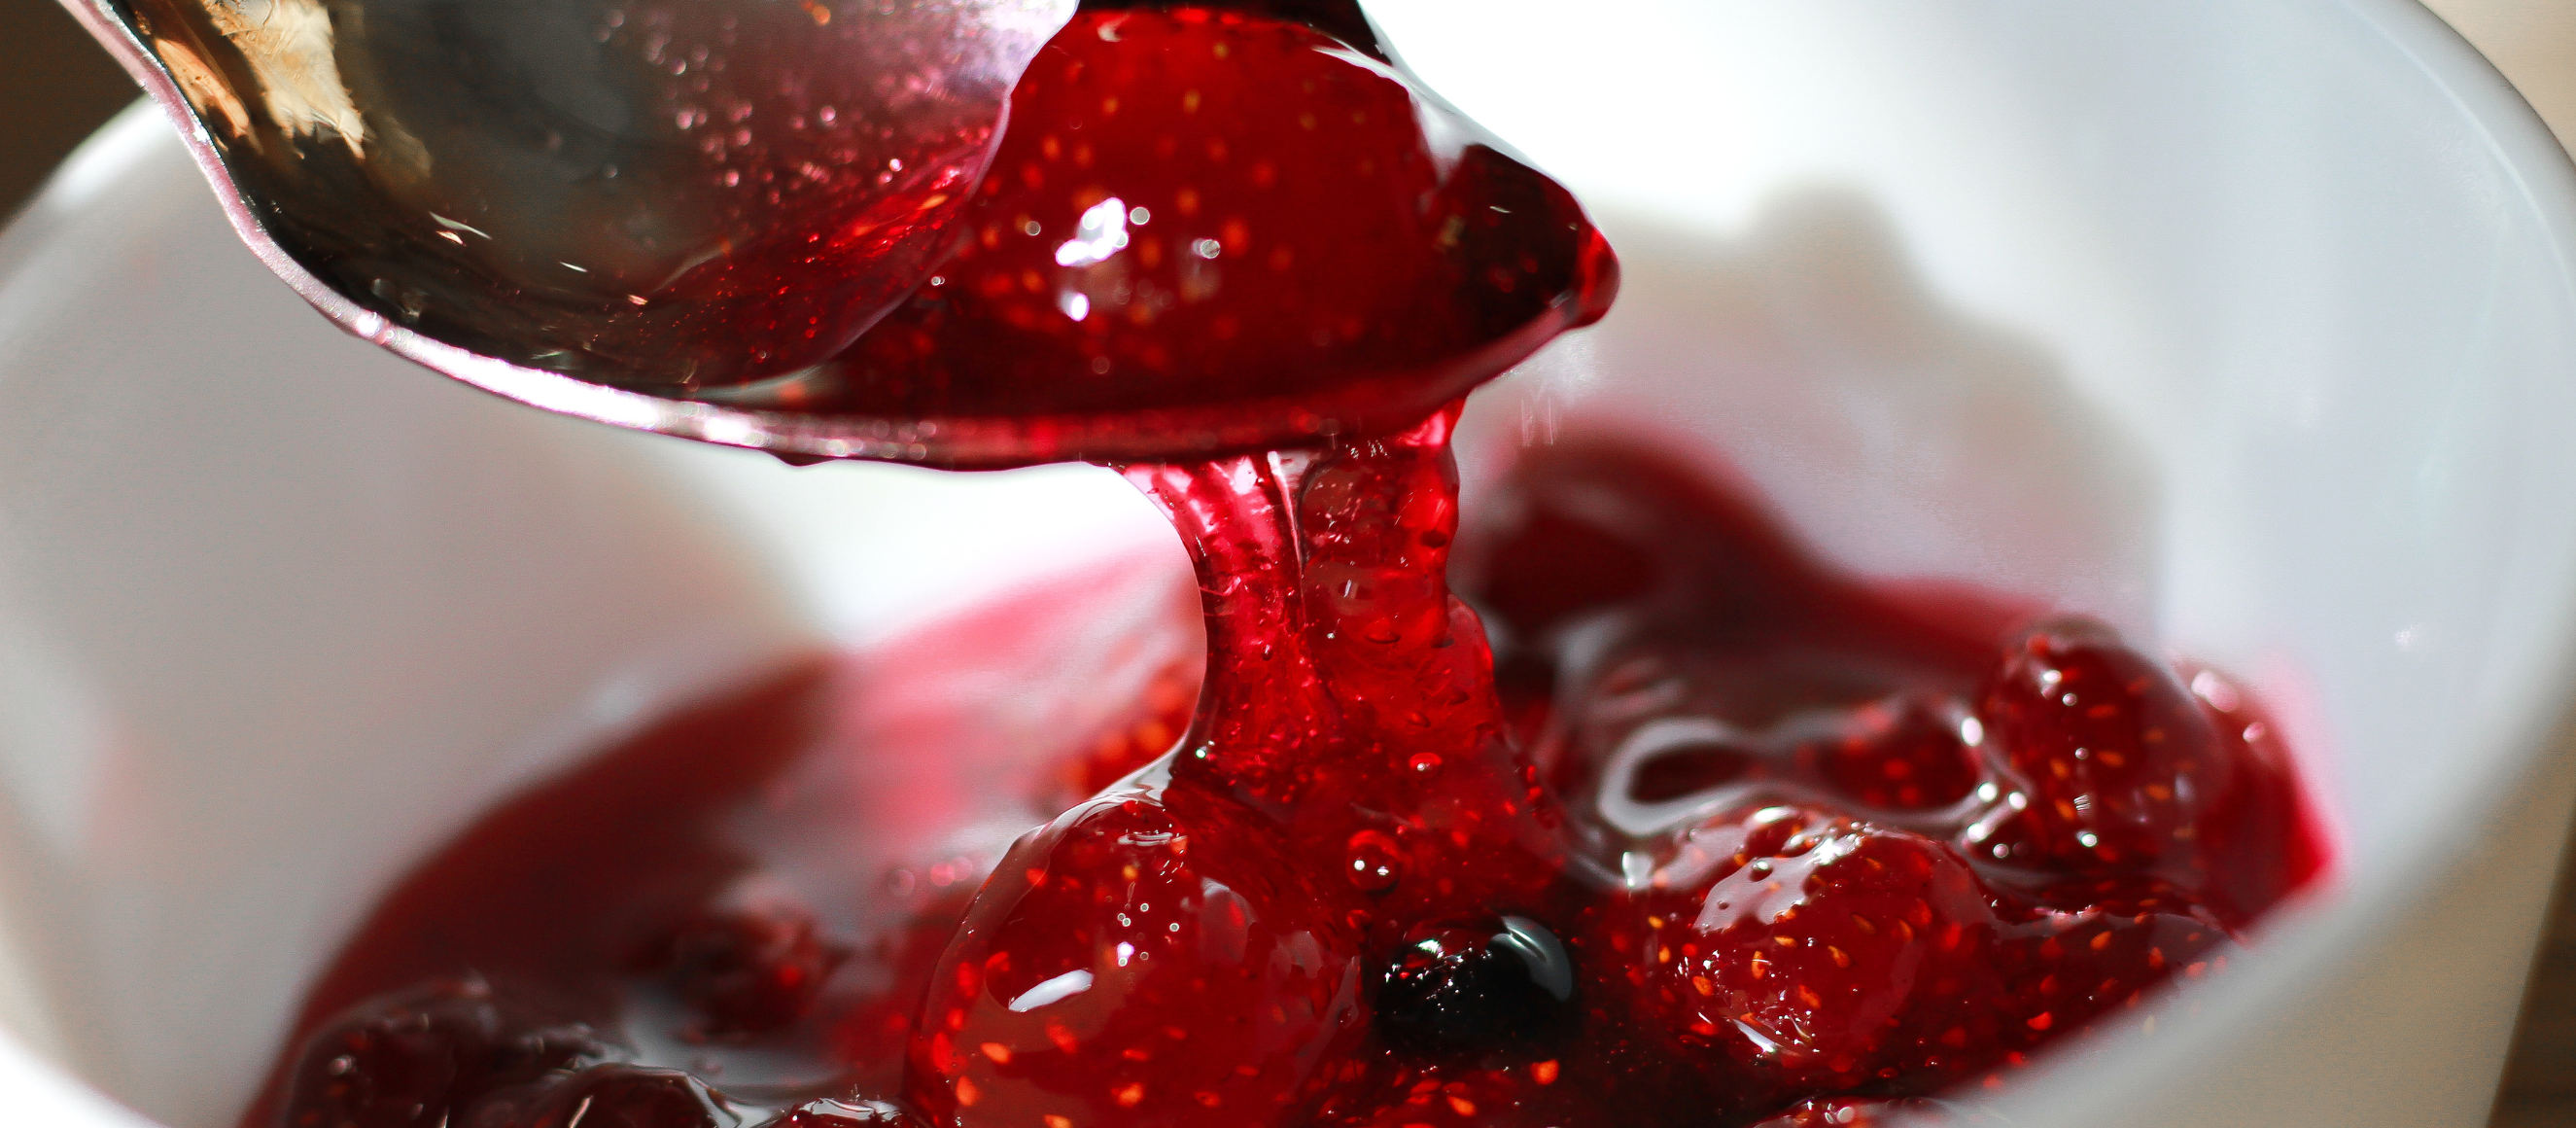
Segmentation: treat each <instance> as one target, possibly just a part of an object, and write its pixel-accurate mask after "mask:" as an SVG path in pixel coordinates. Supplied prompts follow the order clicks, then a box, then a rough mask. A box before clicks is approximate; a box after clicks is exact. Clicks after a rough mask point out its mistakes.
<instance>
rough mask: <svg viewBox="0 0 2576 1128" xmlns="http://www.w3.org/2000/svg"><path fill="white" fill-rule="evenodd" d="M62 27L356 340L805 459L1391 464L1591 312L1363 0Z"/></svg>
mask: <svg viewBox="0 0 2576 1128" xmlns="http://www.w3.org/2000/svg"><path fill="white" fill-rule="evenodd" d="M67 2H68V3H70V4H71V5H72V7H73V10H74V11H75V12H76V13H77V14H78V15H80V16H81V17H82V18H83V19H84V20H85V21H86V22H87V23H88V25H89V26H90V28H91V29H92V31H93V32H95V33H96V34H97V35H98V36H99V38H100V39H101V40H103V41H104V42H106V43H107V44H108V45H109V46H110V47H111V48H112V49H113V50H114V51H115V52H116V54H117V55H118V57H119V58H120V59H121V60H122V61H123V62H124V63H125V64H126V66H127V67H128V69H129V70H132V71H133V72H134V73H135V75H136V76H137V77H138V78H139V79H140V80H141V81H142V82H143V84H144V85H145V86H146V88H147V89H149V90H150V91H151V92H152V93H153V95H154V96H155V98H156V100H157V101H158V102H159V103H160V105H161V106H162V108H163V109H164V110H166V111H168V112H169V113H170V114H171V115H172V116H173V117H174V118H175V119H176V120H177V121H178V122H179V123H180V124H181V126H182V127H183V133H185V134H186V135H187V136H188V137H189V139H190V141H191V143H192V148H193V150H194V152H195V155H196V157H197V161H198V164H199V165H200V167H201V168H202V169H203V170H204V171H205V172H206V174H207V176H208V178H209V179H210V180H211V181H212V182H213V184H214V186H215V188H216V190H217V195H218V196H219V197H221V198H222V199H223V200H224V203H225V205H226V208H227V211H228V212H229V213H230V215H231V218H232V220H233V225H234V227H235V228H236V229H237V230H238V231H239V232H240V234H241V235H242V236H243V238H244V239H246V240H247V241H248V242H249V243H250V244H251V246H252V247H253V249H255V250H256V251H258V252H259V254H260V256H261V257H262V258H263V259H264V260H265V261H266V263H267V264H268V266H269V267H270V268H271V269H272V270H274V271H275V272H276V273H277V274H278V275H279V276H280V277H282V278H284V279H285V280H286V281H287V282H288V283H289V284H290V285H292V286H294V288H295V289H296V290H297V291H298V292H299V293H301V294H302V295H303V296H304V298H305V299H306V300H307V301H309V302H311V303H312V304H313V305H314V306H316V307H317V308H319V309H320V310H321V311H322V312H323V313H324V314H326V315H327V316H329V317H330V318H331V319H332V320H333V321H335V322H337V323H338V324H339V325H340V326H341V327H342V328H345V329H347V330H349V331H350V332H352V333H355V334H357V335H359V336H361V337H364V338H366V339H368V340H371V341H374V342H375V343H377V344H379V345H382V346H384V347H385V348H388V349H390V350H392V351H394V352H396V353H398V354H400V355H402V356H405V357H408V358H410V359H412V360H415V361H418V362H420V363H422V364H424V365H427V366H428V367H430V368H433V369H436V370H438V371H440V372H443V373H445V374H447V375H450V376H453V377H456V378H458V379H461V380H464V381H466V382H467V383H470V384H473V385H476V386H478V387H481V388H484V389H486V390H488V391H492V392H496V393H498V394H500V395H503V396H505V397H508V398H511V399H515V400H519V401H522V402H525V403H529V404H532V405H535V406H538V407H541V408H546V409H548V410H552V411H557V412H561V413H565V414H571V415H576V416H582V417H587V418H591V419H596V420H600V421H604V422H608V423H612V424H616V425H619V426H624V427H630V428H635V429H639V430H647V431H656V432H661V433H665V434H672V435H679V436H683V437H687V438H693V439H700V440H705V441H710V442H715V443H720V444H726V445H733V446H746V447H754V448H758V449H763V450H767V451H770V452H771V453H774V454H778V455H780V456H782V457H785V458H787V459H789V460H791V461H811V460H820V459H827V458H866V459H878V460H887V461H905V462H920V463H929V464H933V465H941V466H951V467H968V468H978V467H1000V466H1011V465H1023V464H1029V463H1037V462H1050V461H1061V460H1069V459H1093V460H1104V461H1163V460H1184V459H1199V458H1205V457H1210V456H1214V455H1220V454H1229V453H1238V452H1244V451H1252V450H1261V449H1269V448H1277V447H1282V446H1303V445H1314V444H1318V443H1327V442H1332V441H1336V440H1337V439H1339V438H1342V437H1347V436H1353V435H1366V434H1384V433H1392V432H1394V431H1399V430H1402V429H1404V428H1406V427H1408V426H1411V425H1412V424H1414V423H1415V422H1417V421H1419V420H1420V419H1422V418H1423V417H1424V416H1426V415H1428V414H1430V413H1431V412H1432V411H1434V410H1437V409H1438V408H1439V407H1440V406H1441V405H1442V404H1444V403H1446V402H1448V401H1449V400H1452V399H1454V398H1456V397H1458V396H1460V395H1463V394H1465V393H1466V392H1467V391H1468V390H1469V389H1470V388H1473V387H1475V386H1476V385H1477V384H1480V383H1482V382H1484V381H1485V380H1488V379H1491V378H1492V377H1494V376H1496V375H1498V374H1500V373H1501V372H1502V371H1504V370H1505V369H1507V368H1509V367H1511V366H1512V365H1513V364H1515V363H1517V362H1518V361H1520V360H1521V359H1522V358H1524V357H1526V356H1528V355H1529V354H1530V353H1531V352H1532V351H1533V350H1535V349H1537V348H1538V347H1539V346H1540V345H1541V344H1544V343H1545V342H1546V341H1547V340H1548V339H1549V338H1551V337H1553V336H1554V335H1555V334H1556V333H1558V332H1560V331H1562V330H1564V329H1566V328H1570V327H1574V326H1578V325H1583V324H1588V323H1589V322H1591V321H1592V320H1594V319H1597V318H1598V317H1599V316H1600V315H1601V313H1602V311H1603V310H1605V309H1606V308H1607V307H1608V303H1609V300H1610V297H1611V295H1612V293H1613V292H1614V291H1615V289H1616V277H1617V269H1616V261H1615V259H1614V258H1613V256H1612V255H1611V254H1610V252H1609V250H1608V247H1607V246H1606V244H1604V243H1603V242H1602V241H1601V240H1600V238H1599V236H1598V234H1597V233H1596V232H1595V231H1594V230H1593V229H1592V227H1591V225H1590V223H1589V222H1588V221H1587V220H1585V219H1584V217H1583V215H1582V211H1581V208H1580V207H1579V205H1577V204H1576V203H1575V201H1574V200H1573V198H1572V197H1571V196H1570V195H1568V194H1567V193H1566V192H1565V191H1564V190H1563V189H1562V188H1560V187H1558V186H1557V185H1556V184H1555V183H1553V182H1552V181H1549V180H1548V179H1547V178H1546V177H1545V176H1544V175H1542V174H1540V173H1538V172H1537V171H1535V170H1534V169H1532V168H1530V167H1529V166H1528V165H1526V164H1525V163H1523V162H1521V161H1520V160H1519V159H1517V157H1516V156H1514V155H1513V154H1511V152H1510V151H1509V149H1508V147H1507V146H1504V145H1503V144H1502V143H1501V142H1500V141H1498V140H1496V139H1494V138H1492V137H1491V136H1489V135H1487V134H1485V133H1484V132H1483V131H1482V130H1480V129H1478V128H1477V127H1476V126H1475V125H1474V123H1472V122H1469V121H1467V120H1466V119H1465V118H1464V117H1463V116H1461V115H1459V114H1458V113H1457V112H1456V111H1455V110H1454V109H1452V108H1450V107H1449V106H1448V105H1447V104H1446V103H1443V102H1442V101H1440V99H1439V98H1438V97H1437V96H1435V95H1433V94H1431V93H1430V92H1429V91H1428V90H1427V89H1425V88H1424V87H1422V86H1421V85H1420V84H1419V83H1418V82H1416V81H1415V80H1414V79H1413V78H1412V76H1411V74H1410V73H1409V72H1407V71H1405V70H1404V68H1403V65H1402V64H1401V62H1400V61H1398V60H1397V59H1396V58H1395V57H1394V55H1393V54H1392V53H1391V52H1390V51H1388V50H1386V49H1385V47H1384V46H1383V45H1382V44H1381V42H1380V40H1379V37H1378V35H1377V33H1376V31H1375V29H1374V28H1372V27H1371V26H1370V24H1369V22H1368V19H1367V17H1366V16H1365V15H1363V14H1362V12H1361V10H1360V8H1359V5H1358V4H1357V3H1356V2H1355V0H1220V2H1216V3H1209V4H1202V5H1191V6H1189V10H1188V12H1186V13H1180V12H1177V11H1166V10H1165V6H1163V5H1160V4H1154V3H1142V2H1131V0H1090V2H1087V3H1082V4H1080V5H1079V9H1080V10H1079V11H1078V12H1077V11H1076V8H1077V4H1076V3H1075V2H1074V0H895V2H891V3H877V4H862V3H857V2H855V0H720V2H713V3H692V4H675V3H669V2H667V0H655V2H649V3H645V4H641V5H629V4H627V3H625V0H529V2H524V3H513V4H506V5H505V4H491V3H477V2H473V0H333V2H332V3H330V4H329V5H327V6H326V5H325V4H324V2H323V0H239V2H235V0H125V2H120V0H67ZM1139 37H1141V38H1139ZM1023 72H1026V77H1027V80H1028V81H1025V82H1024V81H1023V77H1024V75H1023ZM1041 72H1043V73H1042V75H1041ZM1301 89H1302V91H1303V93H1302V94H1300V93H1297V91H1299V90H1301ZM1283 92H1284V93H1283ZM1202 96H1204V97H1205V98H1206V99H1207V112H1205V113H1201V112H1200V110H1201V105H1200V103H1201V99H1202ZM1122 105H1124V106H1125V107H1126V108H1125V109H1124V110H1123V111H1122V109H1121V106H1122ZM1015 117H1016V118H1020V119H1025V120H1020V121H1017V122H1015V123H1013V124H1011V125H1010V127H1009V128H1008V129H1007V130H1006V127H1005V126H1006V123H1012V122H1013V119H1014V118H1015ZM1299 123H1303V124H1302V126H1301V125H1300V124H1299ZM1319 123H1321V127H1320V128H1319V127H1318V126H1319ZM1006 133H1007V134H1008V136H1006ZM1064 138H1071V141H1069V142H1066V141H1064ZM1184 139H1185V140H1186V141H1187V144H1186V145H1180V142H1181V141H1182V140H1184ZM1095 143H1096V145H1095ZM1176 145H1179V148H1180V150H1181V151H1179V152H1177V154H1176V153H1175V151H1174V149H1175V146H1176ZM1095 148H1096V149H1097V154H1098V156H1097V160H1096V161H1095V160H1094V159H1093V155H1094V151H1095ZM987 166H994V167H1001V166H1007V172H1006V174H996V175H995V176H993V177H991V178H989V179H988V178H986V176H985V172H986V169H987ZM1042 168H1043V170H1044V171H1043V173H1042ZM1203 192H1204V207H1202V193H1203ZM1148 203H1150V204H1151V206H1150V207H1149V206H1147V205H1148ZM1157 215H1159V216H1161V217H1163V218H1161V219H1160V220H1152V219H1151V217H1152V216H1157ZM1149 222H1151V223H1153V226H1152V228H1151V229H1150V230H1146V229H1145V227H1146V225H1147V224H1148V223H1149ZM1131 226H1133V227H1135V228H1137V230H1136V231H1134V232H1133V233H1132V237H1133V239H1134V241H1135V243H1136V247H1135V249H1134V250H1133V251H1128V250H1127V248H1128V245H1129V240H1130V238H1131V232H1130V231H1129V228H1130V227H1131ZM1122 252H1123V253H1122ZM1220 257H1222V258H1223V260H1224V261H1221V262H1220V261H1217V260H1218V259H1219V258H1220ZM946 276H953V279H954V282H955V284H951V285H945V286H944V288H943V283H948V282H950V281H951V278H950V277H946Z"/></svg>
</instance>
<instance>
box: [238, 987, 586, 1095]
mask: <svg viewBox="0 0 2576 1128" xmlns="http://www.w3.org/2000/svg"><path fill="white" fill-rule="evenodd" d="M609 1052H610V1049H609V1047H608V1046H607V1044H606V1043H604V1042H603V1041H602V1040H601V1039H600V1038H599V1036H598V1035H597V1034H595V1033H594V1032H592V1030H591V1029H590V1028H589V1027H587V1026H584V1025H581V1024H578V1023H572V1022H564V1021H559V1020H553V1019H551V1018H549V1017H547V1016H544V1015H540V1014H538V1013H537V1012H535V1011H534V1010H532V1009H531V1008H528V1007H525V1006H521V1005H517V1004H514V1003H510V1002H508V1001H505V1000H502V999H498V998H496V997H495V996H494V994H493V991H492V989H491V987H490V986H489V985H487V984H485V983H484V982H483V981H481V980H479V979H469V980H461V981H453V982H441V983H434V984H430V985H428V986H424V987H420V988H415V989H413V990H409V991H404V992H400V993H397V994H393V995H387V996H382V997H379V998H376V999H372V1000H369V1001H367V1002H365V1003H361V1004H359V1005H358V1006H356V1007H354V1008H351V1009H350V1010H349V1011H348V1012H347V1013H346V1014H344V1015H342V1016H341V1017H340V1018H339V1019H337V1020H335V1021H333V1022H332V1023H331V1024H330V1025H328V1026H325V1027H323V1028H322V1029H320V1030H318V1031H315V1032H314V1033H313V1034H312V1035H311V1036H310V1037H308V1038H307V1039H306V1040H305V1042H304V1047H303V1049H302V1051H301V1052H300V1053H299V1054H298V1055H297V1059H296V1065H295V1069H294V1071H293V1076H292V1079H291V1080H290V1081H289V1082H288V1086H289V1087H288V1091H287V1099H286V1103H285V1106H284V1108H283V1109H282V1110H281V1114H280V1116H279V1118H278V1123H279V1125H281V1126H282V1128H441V1126H442V1125H449V1124H458V1123H462V1122H463V1115H462V1114H463V1112H464V1111H465V1107H466V1105H467V1104H469V1103H470V1102H471V1101H472V1100H473V1099H474V1098H475V1097H477V1096H479V1095H480V1094H482V1093H484V1092H486V1091H489V1090H491V1089H493V1088H495V1087H499V1086H506V1085H511V1084H517V1083H520V1082H524V1081H529V1080H533V1079H535V1078H538V1077H542V1076H545V1075H546V1074H548V1073H550V1072H553V1071H557V1070H564V1069H574V1068H579V1067H581V1066H584V1065H587V1064H590V1063H593V1062H597V1061H600V1060H601V1059H603V1058H605V1057H607V1056H608V1055H609Z"/></svg>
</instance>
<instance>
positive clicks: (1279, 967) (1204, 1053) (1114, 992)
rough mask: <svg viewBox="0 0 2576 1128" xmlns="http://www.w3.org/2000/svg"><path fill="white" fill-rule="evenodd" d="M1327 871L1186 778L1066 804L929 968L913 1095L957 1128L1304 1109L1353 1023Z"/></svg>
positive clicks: (1343, 941) (1353, 982)
mask: <svg viewBox="0 0 2576 1128" xmlns="http://www.w3.org/2000/svg"><path fill="white" fill-rule="evenodd" d="M1322 881H1331V882H1334V883H1336V884H1338V883H1339V882H1340V878H1339V877H1337V876H1336V875H1333V874H1332V873H1330V872H1329V871H1323V872H1312V871H1309V870H1308V869H1307V868H1306V867H1304V866H1301V865H1299V864H1297V863H1296V861H1295V860H1293V859H1291V858H1288V857H1285V856H1282V854H1281V852H1280V851H1278V850H1277V849H1276V848H1275V845H1274V844H1273V843H1272V842H1271V841H1269V840H1268V836H1267V835H1266V834H1264V833H1263V827H1262V824H1261V823H1260V821H1259V820H1258V819H1257V818H1255V817H1253V816H1252V813H1251V812H1249V811H1247V810H1244V809H1242V808H1239V807H1236V806H1233V805H1232V804H1231V803H1230V802H1229V801H1227V800H1224V799H1222V798H1219V797H1214V796H1209V795H1205V794H1203V793H1199V792H1196V791H1193V790H1189V789H1186V788H1176V789H1173V790H1170V791H1158V790H1156V789H1152V788H1150V787H1149V788H1147V789H1140V790H1121V791H1117V792H1112V793H1110V794H1108V795H1104V796H1102V797H1100V798H1098V799H1095V800H1093V801H1091V802H1089V803H1087V804H1085V805H1083V806H1081V807H1078V808H1075V809H1074V810H1072V811H1069V812H1066V813H1065V814H1064V815H1063V816H1061V817H1059V818H1058V819H1056V821H1055V822H1054V823H1052V824H1050V825H1048V826H1047V827H1044V828H1042V829H1040V830H1037V831H1033V832H1031V833H1030V834H1029V835H1028V836H1026V837H1024V838H1022V839H1021V840H1020V842H1019V844H1018V845H1016V846H1014V847H1013V848H1012V850H1011V852H1010V854H1009V856H1008V857H1006V858H1004V859H1003V861H1002V864H1001V866H1000V868H999V869H998V870H997V871H996V872H995V873H994V876H993V877H992V879H991V880H990V881H988V882H987V883H986V885H985V887H984V889H983V890H982V892H981V893H979V894H978V895H977V897H976V900H975V905H974V907H973V908H972V909H971V910H969V912H968V914H967V917H966V922H965V925H964V927H963V928H962V929H960V930H959V932H958V934H957V938H956V940H955V941H954V942H952V943H951V945H950V946H949V949H948V952H947V954H946V955H945V956H944V957H943V958H942V960H941V962H940V965H939V967H938V968H937V970H936V971H934V972H933V973H932V977H931V982H930V985H929V997H928V999H927V1000H926V1001H925V1003H924V1008H923V1011H922V1016H921V1020H920V1022H919V1023H918V1025H917V1027H916V1029H917V1030H918V1031H919V1033H917V1034H915V1036H914V1040H913V1048H912V1058H911V1074H910V1078H909V1081H908V1088H909V1091H910V1093H911V1095H912V1099H913V1100H914V1101H915V1102H916V1103H918V1104H919V1105H921V1106H922V1107H923V1108H925V1109H927V1110H929V1111H930V1112H931V1113H932V1114H933V1115H935V1116H937V1117H940V1118H942V1122H943V1123H953V1124H956V1125H960V1126H962V1128H981V1126H984V1125H1013V1126H1017V1125H1027V1124H1041V1125H1042V1124H1046V1123H1048V1120H1047V1118H1048V1117H1061V1118H1067V1119H1069V1120H1070V1122H1072V1123H1075V1124H1101V1125H1113V1124H1140V1125H1141V1124H1177V1123H1207V1124H1244V1125H1258V1124H1287V1123H1296V1122H1297V1120H1298V1117H1299V1115H1300V1113H1301V1112H1302V1111H1303V1110H1304V1109H1306V1108H1307V1107H1309V1106H1311V1105H1312V1104H1313V1103H1314V1101H1315V1100H1316V1097H1317V1088H1316V1086H1315V1085H1314V1084H1313V1082H1315V1081H1316V1078H1317V1071H1318V1070H1319V1069H1320V1068H1321V1067H1323V1066H1324V1065H1325V1064H1326V1063H1328V1062H1330V1061H1332V1060H1334V1059H1335V1058H1336V1057H1338V1056H1339V1055H1340V1053H1341V1052H1343V1051H1345V1050H1347V1049H1348V1048H1349V1047H1350V1046H1351V1045H1353V1044H1354V1043H1356V1041H1357V1040H1358V1039H1359V1037H1360V1036H1361V1034H1362V1031H1363V1029H1364V1027H1363V1025H1362V1023H1361V1014H1360V1001H1361V991H1362V984H1361V981H1360V977H1361V974H1362V968H1361V961H1360V959H1359V957H1358V954H1357V950H1356V948H1357V945H1356V943H1355V942H1354V941H1353V940H1352V939H1351V938H1350V937H1348V936H1347V935H1346V934H1345V932H1344V930H1343V928H1342V926H1341V924H1340V922H1339V921H1338V920H1335V919H1332V918H1331V917H1329V916H1328V915H1326V914H1325V913H1324V912H1323V911H1322V909H1321V908H1320V904H1319V902H1320V901H1321V899H1320V898H1319V896H1318V892H1319V891H1318V890H1317V889H1316V888H1315V887H1314V885H1316V884H1320V883H1321V882H1322ZM1310 882H1311V884H1310Z"/></svg>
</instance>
